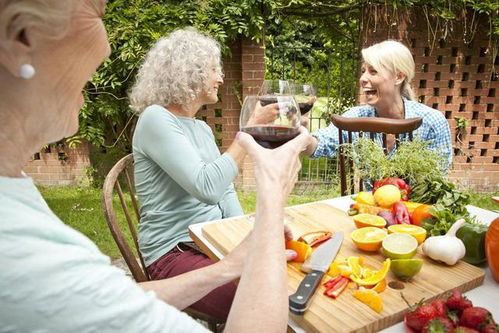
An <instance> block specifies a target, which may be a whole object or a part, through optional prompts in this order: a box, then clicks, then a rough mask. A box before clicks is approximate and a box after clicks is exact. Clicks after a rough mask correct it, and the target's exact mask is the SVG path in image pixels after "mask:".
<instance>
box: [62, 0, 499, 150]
mask: <svg viewBox="0 0 499 333" xmlns="http://www.w3.org/2000/svg"><path fill="white" fill-rule="evenodd" d="M362 6H367V7H369V6H387V7H390V8H395V9H400V8H415V7H416V6H418V8H419V7H421V8H424V9H425V13H429V16H430V17H437V18H440V19H442V20H444V21H445V22H450V23H452V22H453V20H455V19H456V18H458V17H461V16H462V13H463V10H464V9H465V8H471V9H473V10H475V11H476V12H478V13H483V14H485V15H488V16H489V18H490V26H491V32H492V33H493V34H495V36H497V35H499V18H498V17H499V16H498V15H497V11H498V10H499V4H498V2H497V1H496V0H484V1H482V0H458V1H452V2H449V1H448V0H445V1H444V0H437V1H429V0H411V1H403V0H391V1H380V0H378V1H366V0H345V1H341V2H330V1H316V0H292V1H284V0H236V1H234V0H231V1H229V0H186V1H179V0H168V1H159V0H109V1H108V6H107V12H106V15H105V16H104V23H105V25H106V28H107V31H108V33H109V41H110V45H111V50H112V53H111V56H110V57H109V58H108V59H107V60H106V61H105V62H104V64H103V65H102V67H101V68H100V69H99V71H98V72H97V73H96V75H95V76H94V77H93V79H92V82H91V83H89V84H88V85H87V87H86V89H85V100H86V103H85V106H84V108H83V110H82V112H81V115H80V132H79V133H78V134H77V135H76V136H74V137H73V138H70V140H68V142H69V144H70V145H74V144H76V143H78V142H80V141H81V140H83V139H87V140H88V141H90V142H91V143H92V144H94V145H96V146H107V147H117V148H119V149H122V150H123V151H125V152H127V151H130V142H131V136H132V133H133V127H134V123H135V116H134V115H133V114H132V112H131V110H130V108H129V107H128V101H127V91H128V90H129V89H130V87H131V86H132V84H133V80H134V77H135V74H136V72H137V69H138V67H139V66H140V63H141V61H142V58H143V56H144V54H145V53H146V52H147V50H148V49H149V48H150V47H151V45H152V44H153V43H154V42H155V41H156V40H157V39H159V38H160V37H162V36H164V35H165V34H167V33H169V32H171V31H172V30H174V29H176V28H180V27H185V26H194V27H196V28H198V29H199V30H201V31H204V32H207V33H209V34H210V35H211V36H213V37H214V38H215V39H217V40H218V41H219V42H220V43H221V45H222V47H223V51H224V53H225V54H228V53H229V45H230V44H231V43H232V42H233V41H234V40H237V39H238V38H240V37H245V38H250V39H253V40H256V41H259V40H261V38H262V36H263V34H264V33H265V42H266V45H267V60H266V61H267V66H268V69H269V71H268V73H267V75H268V76H277V77H280V78H288V79H295V80H298V81H311V82H312V83H314V84H315V85H316V86H317V87H318V88H319V95H320V96H330V97H332V98H333V100H334V101H335V103H338V102H339V103H340V104H339V105H328V113H329V112H337V113H339V112H341V111H338V110H339V109H343V108H344V107H346V106H348V105H350V104H351V101H352V100H353V97H354V92H355V87H356V78H357V61H358V55H359V49H358V46H359V45H360V43H359V42H358V37H359V32H360V28H361V24H362V22H364V21H363V20H362V19H363V18H362V17H361V7H362ZM418 10H419V9H418ZM374 21H375V20H371V21H370V22H374ZM475 23H476V21H475ZM441 26H442V27H444V28H447V26H448V24H447V23H446V24H443V25H441ZM473 27H474V26H473V22H469V29H468V30H470V33H469V36H473V33H472V30H473ZM467 38H468V37H467ZM492 53H493V52H492Z"/></svg>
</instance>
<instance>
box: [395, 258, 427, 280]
mask: <svg viewBox="0 0 499 333" xmlns="http://www.w3.org/2000/svg"><path fill="white" fill-rule="evenodd" d="M421 267H423V259H395V260H392V264H391V265H390V270H391V271H392V272H393V274H395V276H397V277H398V278H399V279H401V280H403V281H407V280H410V279H411V278H412V277H413V276H414V275H416V274H418V273H419V271H420V270H421Z"/></svg>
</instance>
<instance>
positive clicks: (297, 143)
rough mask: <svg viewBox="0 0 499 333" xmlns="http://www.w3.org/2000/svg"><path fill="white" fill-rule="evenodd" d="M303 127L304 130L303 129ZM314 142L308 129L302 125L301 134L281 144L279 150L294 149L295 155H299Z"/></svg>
mask: <svg viewBox="0 0 499 333" xmlns="http://www.w3.org/2000/svg"><path fill="white" fill-rule="evenodd" d="M302 128H303V130H302ZM311 143H312V136H311V135H310V134H309V133H308V130H307V129H305V128H304V127H303V126H301V127H300V134H299V135H298V136H297V137H296V138H294V139H292V140H289V141H288V142H286V143H285V144H283V145H282V146H280V147H279V148H277V149H279V150H285V149H292V151H293V152H294V154H295V155H298V154H299V153H301V152H302V151H304V150H305V149H306V148H307V147H308V146H309V145H310V144H311Z"/></svg>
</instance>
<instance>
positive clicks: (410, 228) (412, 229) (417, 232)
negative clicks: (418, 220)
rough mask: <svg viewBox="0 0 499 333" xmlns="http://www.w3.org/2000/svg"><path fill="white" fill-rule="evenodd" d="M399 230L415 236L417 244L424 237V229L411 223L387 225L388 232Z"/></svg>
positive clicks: (421, 241)
mask: <svg viewBox="0 0 499 333" xmlns="http://www.w3.org/2000/svg"><path fill="white" fill-rule="evenodd" d="M394 232H401V233H403V234H409V235H411V236H413V237H414V238H416V240H417V241H418V245H419V244H421V243H423V242H424V240H425V239H426V229H425V228H421V227H418V226H417V225H413V224H394V225H391V226H389V227H388V233H389V234H392V233H394Z"/></svg>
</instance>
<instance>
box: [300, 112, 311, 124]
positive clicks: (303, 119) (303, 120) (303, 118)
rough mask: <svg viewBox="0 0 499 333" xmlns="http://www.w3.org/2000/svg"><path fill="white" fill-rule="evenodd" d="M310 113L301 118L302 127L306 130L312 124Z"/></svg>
mask: <svg viewBox="0 0 499 333" xmlns="http://www.w3.org/2000/svg"><path fill="white" fill-rule="evenodd" d="M309 113H310V111H309V112H307V113H305V114H302V115H301V118H300V122H301V125H302V126H303V127H305V128H308V125H309V122H310V119H309V118H308V115H309Z"/></svg>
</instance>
